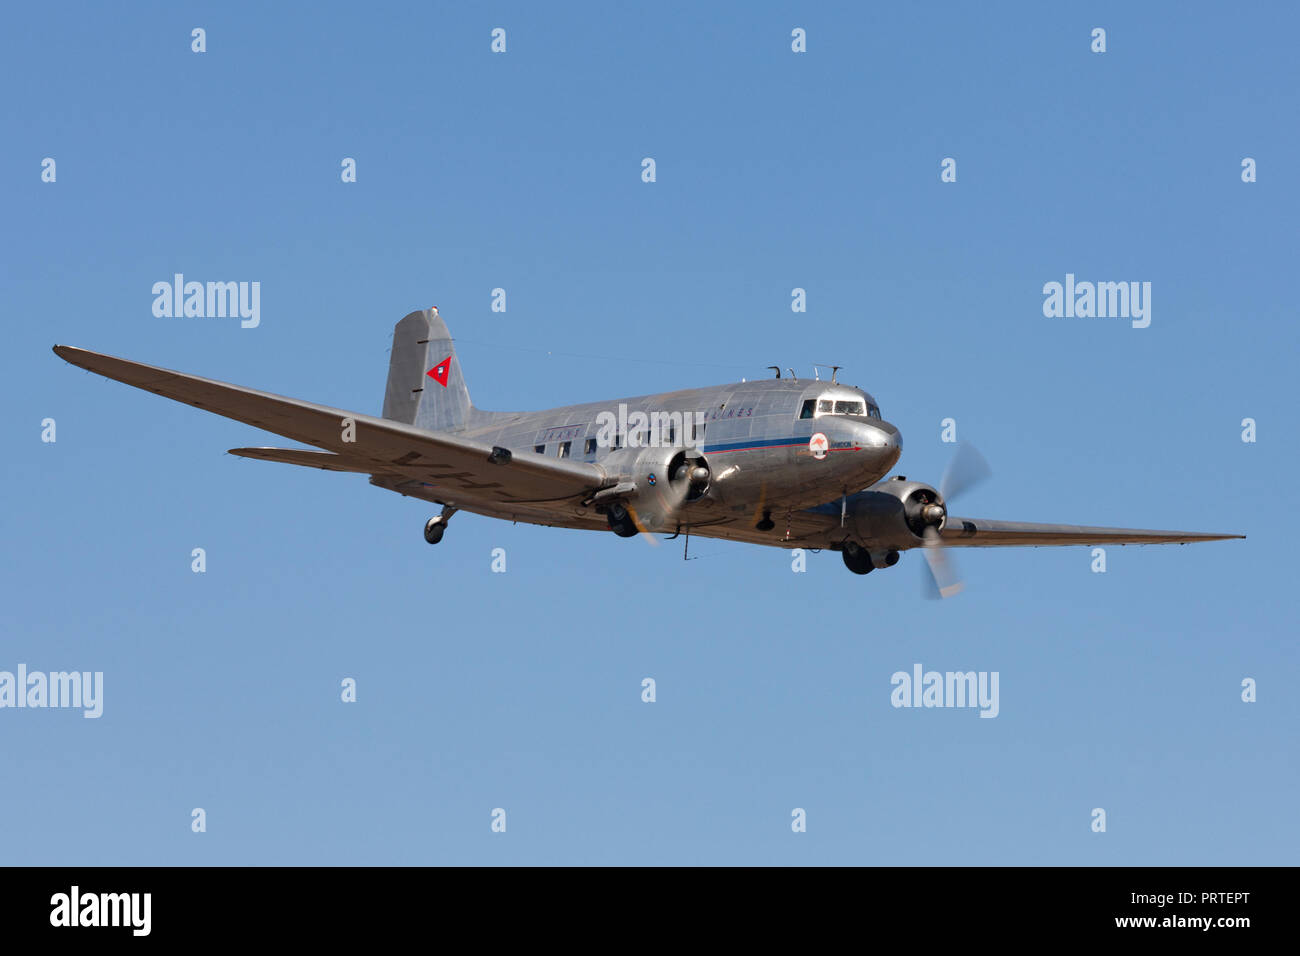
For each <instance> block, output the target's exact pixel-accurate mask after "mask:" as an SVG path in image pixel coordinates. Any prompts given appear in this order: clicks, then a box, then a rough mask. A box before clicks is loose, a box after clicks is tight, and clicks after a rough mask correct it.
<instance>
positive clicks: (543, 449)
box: [533, 445, 546, 455]
mask: <svg viewBox="0 0 1300 956" xmlns="http://www.w3.org/2000/svg"><path fill="white" fill-rule="evenodd" d="M533 451H535V452H537V454H539V455H545V454H546V446H545V445H534V446H533Z"/></svg>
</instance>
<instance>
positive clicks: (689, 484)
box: [602, 446, 712, 531]
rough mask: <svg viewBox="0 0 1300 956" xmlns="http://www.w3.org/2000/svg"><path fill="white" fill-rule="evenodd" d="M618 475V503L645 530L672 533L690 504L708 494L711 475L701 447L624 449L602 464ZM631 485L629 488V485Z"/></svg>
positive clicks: (610, 456) (614, 453)
mask: <svg viewBox="0 0 1300 956" xmlns="http://www.w3.org/2000/svg"><path fill="white" fill-rule="evenodd" d="M602 465H604V467H605V469H606V470H607V471H611V472H614V473H616V474H618V475H619V487H620V488H622V489H623V491H622V493H621V494H620V495H619V500H620V501H621V502H622V503H624V504H625V505H626V506H627V507H628V508H630V509H631V510H632V512H633V513H634V514H635V516H636V522H637V524H639V525H640V526H641V527H642V528H643V529H644V530H646V531H670V530H673V529H674V528H675V527H676V524H677V520H678V518H679V516H680V515H681V514H682V513H683V512H684V511H685V510H686V509H687V508H689V506H690V504H691V502H693V501H697V500H699V499H700V498H702V497H704V495H706V494H707V493H708V491H709V484H710V482H711V481H712V475H711V473H710V471H709V464H708V462H707V461H706V460H705V458H704V453H703V452H701V451H700V450H699V449H698V448H685V447H680V446H669V447H665V448H623V449H619V450H618V451H615V452H612V453H611V454H610V455H609V456H608V457H607V458H606V459H605V460H604V461H603V462H602ZM629 485H630V486H631V487H630V488H629V487H626V486H629Z"/></svg>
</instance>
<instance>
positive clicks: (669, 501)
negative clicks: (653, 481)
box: [628, 476, 690, 547]
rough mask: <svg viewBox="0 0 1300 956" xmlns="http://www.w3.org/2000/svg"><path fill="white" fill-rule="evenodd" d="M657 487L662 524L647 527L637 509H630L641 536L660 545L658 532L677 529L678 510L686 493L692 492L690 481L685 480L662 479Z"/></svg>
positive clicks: (658, 508)
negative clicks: (657, 536) (651, 527)
mask: <svg viewBox="0 0 1300 956" xmlns="http://www.w3.org/2000/svg"><path fill="white" fill-rule="evenodd" d="M655 488H656V492H657V494H656V497H657V498H658V499H659V500H658V505H657V510H658V512H659V515H660V518H661V520H660V526H659V527H657V528H654V529H650V528H647V527H646V526H645V525H644V524H643V523H642V521H641V519H640V518H639V517H638V516H637V513H636V512H635V511H632V509H628V510H629V511H630V512H631V515H632V521H633V522H634V523H635V524H636V527H637V530H638V531H640V532H641V537H643V538H645V540H646V541H648V542H649V543H650V544H651V545H652V546H655V547H658V545H659V539H658V538H656V537H655V534H656V533H663V534H671V533H672V532H673V531H674V530H676V525H677V510H678V509H679V508H680V507H681V506H682V503H683V502H684V501H685V500H686V495H687V494H688V493H689V492H690V483H689V481H687V480H685V476H683V480H681V481H669V480H666V479H665V480H664V481H661V482H660V483H659V484H658V485H656V486H655Z"/></svg>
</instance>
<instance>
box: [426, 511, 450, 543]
mask: <svg viewBox="0 0 1300 956" xmlns="http://www.w3.org/2000/svg"><path fill="white" fill-rule="evenodd" d="M446 530H447V525H446V522H444V521H443V520H442V518H441V517H434V518H430V519H429V520H428V521H426V522H425V523H424V540H425V541H427V542H429V544H437V543H438V542H439V541H441V540H442V536H443V533H444V532H446Z"/></svg>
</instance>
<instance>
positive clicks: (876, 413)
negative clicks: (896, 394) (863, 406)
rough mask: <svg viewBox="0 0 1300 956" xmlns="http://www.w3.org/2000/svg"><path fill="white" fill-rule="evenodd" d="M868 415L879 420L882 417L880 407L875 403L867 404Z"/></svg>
mask: <svg viewBox="0 0 1300 956" xmlns="http://www.w3.org/2000/svg"><path fill="white" fill-rule="evenodd" d="M867 417H868V418H874V419H877V420H879V418H880V409H879V408H878V407H876V406H875V405H868V406H867Z"/></svg>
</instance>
